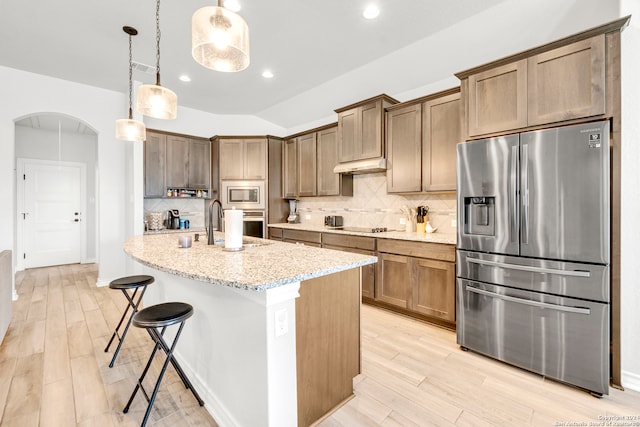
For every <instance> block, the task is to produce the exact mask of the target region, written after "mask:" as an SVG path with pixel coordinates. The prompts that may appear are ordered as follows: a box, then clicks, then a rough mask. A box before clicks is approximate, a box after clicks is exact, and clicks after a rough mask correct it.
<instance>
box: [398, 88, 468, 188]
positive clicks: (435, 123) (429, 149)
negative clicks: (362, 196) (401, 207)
mask: <svg viewBox="0 0 640 427" xmlns="http://www.w3.org/2000/svg"><path fill="white" fill-rule="evenodd" d="M387 110H388V111H387V115H386V122H387V126H386V141H387V192H389V193H419V192H430V191H433V192H436V191H455V189H456V144H457V143H458V142H461V141H462V136H461V130H460V128H461V118H460V117H461V115H460V114H461V105H460V89H459V88H454V89H450V90H446V91H443V92H438V93H436V94H433V95H429V96H426V97H423V98H419V99H417V100H413V101H410V102H407V103H403V104H398V105H394V106H392V107H389V108H388V109H387Z"/></svg>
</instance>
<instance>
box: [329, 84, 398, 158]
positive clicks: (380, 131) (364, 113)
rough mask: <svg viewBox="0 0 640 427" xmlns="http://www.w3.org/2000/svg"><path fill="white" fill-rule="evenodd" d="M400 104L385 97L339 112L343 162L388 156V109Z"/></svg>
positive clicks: (339, 145) (380, 96) (374, 98)
mask: <svg viewBox="0 0 640 427" xmlns="http://www.w3.org/2000/svg"><path fill="white" fill-rule="evenodd" d="M397 103H398V101H396V100H395V99H393V98H391V97H390V96H387V95H384V94H383V95H379V96H376V97H373V98H369V99H367V100H364V101H362V102H358V103H356V104H352V105H349V106H347V107H343V108H340V109H337V110H335V111H336V113H338V158H339V161H340V163H344V162H350V161H354V160H364V159H371V158H376V157H384V153H385V151H384V139H383V136H384V109H385V108H386V107H388V106H390V105H393V104H397Z"/></svg>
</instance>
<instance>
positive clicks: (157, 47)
mask: <svg viewBox="0 0 640 427" xmlns="http://www.w3.org/2000/svg"><path fill="white" fill-rule="evenodd" d="M156 85H157V86H160V0H158V1H157V2H156Z"/></svg>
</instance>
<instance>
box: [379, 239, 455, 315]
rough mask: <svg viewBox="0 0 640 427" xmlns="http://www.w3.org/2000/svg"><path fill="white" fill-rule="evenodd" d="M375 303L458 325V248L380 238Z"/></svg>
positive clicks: (405, 312)
mask: <svg viewBox="0 0 640 427" xmlns="http://www.w3.org/2000/svg"><path fill="white" fill-rule="evenodd" d="M374 301H375V303H381V304H382V305H384V306H386V307H387V308H391V309H393V308H397V309H398V311H400V312H402V313H404V314H409V315H415V316H416V317H420V318H425V319H428V320H431V321H434V322H435V323H438V324H442V325H444V326H448V327H454V326H455V320H456V319H455V311H456V310H455V309H456V306H455V247H454V246H453V245H446V244H438V243H420V242H408V241H401V240H392V239H378V265H377V273H376V285H375V299H374Z"/></svg>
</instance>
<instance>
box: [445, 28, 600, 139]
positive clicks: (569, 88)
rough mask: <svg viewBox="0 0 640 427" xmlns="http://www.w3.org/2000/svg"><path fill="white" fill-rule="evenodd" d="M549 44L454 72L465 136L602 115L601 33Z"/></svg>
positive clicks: (471, 136)
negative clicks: (560, 43) (480, 65)
mask: <svg viewBox="0 0 640 427" xmlns="http://www.w3.org/2000/svg"><path fill="white" fill-rule="evenodd" d="M557 44H558V43H556V44H551V46H555V45H557ZM551 46H548V47H545V46H543V47H540V48H537V49H533V50H531V51H529V52H524V53H522V54H519V55H515V56H514V57H511V58H507V59H504V60H500V61H496V62H495V63H492V64H487V65H484V66H482V67H478V68H477V69H474V70H469V71H466V72H462V73H458V74H456V75H457V76H458V77H459V78H460V79H461V84H462V88H463V90H462V94H463V99H465V103H464V107H465V112H466V119H467V120H466V123H465V124H466V129H467V135H466V136H467V137H469V138H473V137H477V136H482V135H489V134H497V133H502V132H506V131H513V130H517V129H522V128H525V127H528V126H538V125H544V124H550V123H557V122H562V121H569V120H576V119H581V118H586V117H592V116H598V115H603V114H605V112H606V102H605V101H606V98H605V83H606V81H605V79H606V72H605V71H606V70H605V67H606V61H605V35H604V34H599V35H596V36H593V37H589V38H585V39H582V40H577V41H574V42H573V43H569V44H567V43H565V44H564V45H562V46H559V47H555V48H552V47H551Z"/></svg>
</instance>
